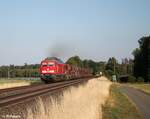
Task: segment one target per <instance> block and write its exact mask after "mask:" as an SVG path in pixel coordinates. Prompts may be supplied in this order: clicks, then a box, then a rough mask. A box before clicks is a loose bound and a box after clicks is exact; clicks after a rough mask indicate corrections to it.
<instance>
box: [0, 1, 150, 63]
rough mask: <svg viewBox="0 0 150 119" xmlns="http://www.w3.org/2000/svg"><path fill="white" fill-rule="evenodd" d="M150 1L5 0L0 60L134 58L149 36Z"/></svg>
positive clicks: (2, 3) (0, 12)
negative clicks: (135, 52)
mask: <svg viewBox="0 0 150 119" xmlns="http://www.w3.org/2000/svg"><path fill="white" fill-rule="evenodd" d="M149 5H150V0H1V1H0V65H10V64H15V65H23V64H24V63H28V64H34V63H40V61H41V60H42V59H44V58H45V57H48V56H57V57H59V58H61V59H62V60H64V61H65V60H67V59H68V58H69V57H71V56H74V55H79V56H80V57H81V58H82V59H93V60H95V61H107V60H108V58H109V57H116V58H117V59H118V60H120V61H121V59H122V58H125V57H127V58H132V51H133V50H134V49H135V48H136V47H138V40H139V39H140V38H141V37H143V36H147V35H150V13H149V11H150V7H149Z"/></svg>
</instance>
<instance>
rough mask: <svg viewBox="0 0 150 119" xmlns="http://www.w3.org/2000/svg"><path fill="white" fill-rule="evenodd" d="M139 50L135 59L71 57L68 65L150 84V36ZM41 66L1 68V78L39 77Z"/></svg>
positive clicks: (134, 53)
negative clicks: (96, 59)
mask: <svg viewBox="0 0 150 119" xmlns="http://www.w3.org/2000/svg"><path fill="white" fill-rule="evenodd" d="M138 43H139V48H136V49H135V50H134V51H133V53H132V54H133V56H134V59H128V58H124V59H122V61H121V62H118V61H117V59H116V58H115V57H110V58H109V59H108V61H93V60H91V59H83V60H82V59H81V58H80V57H79V56H73V57H70V58H69V59H68V60H67V61H66V63H67V64H71V65H76V66H79V67H85V68H90V69H92V73H93V74H94V75H95V74H98V73H99V72H103V74H104V75H105V76H108V77H109V78H111V77H112V75H116V76H117V77H118V79H119V77H120V76H128V77H129V80H130V81H145V82H150V36H148V37H142V38H141V39H140V40H139V41H138ZM39 66H40V64H26V63H25V64H24V65H23V66H15V65H10V66H0V77H39V76H40V74H39Z"/></svg>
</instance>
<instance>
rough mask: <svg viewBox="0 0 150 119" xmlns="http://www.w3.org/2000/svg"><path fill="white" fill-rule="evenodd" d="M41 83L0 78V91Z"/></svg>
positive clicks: (33, 80)
mask: <svg viewBox="0 0 150 119" xmlns="http://www.w3.org/2000/svg"><path fill="white" fill-rule="evenodd" d="M36 83H41V81H40V80H39V79H37V80H35V79H19V78H10V79H7V78H0V89H4V88H11V87H18V86H26V85H32V84H36Z"/></svg>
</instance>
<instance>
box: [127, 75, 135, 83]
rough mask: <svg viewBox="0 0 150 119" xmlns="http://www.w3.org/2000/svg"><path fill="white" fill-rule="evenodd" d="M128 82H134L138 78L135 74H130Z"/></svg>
mask: <svg viewBox="0 0 150 119" xmlns="http://www.w3.org/2000/svg"><path fill="white" fill-rule="evenodd" d="M128 82H130V83H134V82H136V78H135V77H134V76H131V75H130V76H129V77H128Z"/></svg>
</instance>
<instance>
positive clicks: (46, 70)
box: [40, 57, 92, 83]
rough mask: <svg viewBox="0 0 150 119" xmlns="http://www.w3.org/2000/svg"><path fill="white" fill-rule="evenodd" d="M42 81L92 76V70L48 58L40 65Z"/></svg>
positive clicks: (54, 58)
mask: <svg viewBox="0 0 150 119" xmlns="http://www.w3.org/2000/svg"><path fill="white" fill-rule="evenodd" d="M40 74H41V80H42V81H44V82H45V83H49V82H56V81H62V80H70V79H76V78H82V77H88V76H91V75H92V73H91V70H90V69H88V68H81V67H77V66H73V65H69V64H65V63H63V62H62V61H61V60H60V59H58V58H56V57H49V58H46V59H45V60H43V61H42V62H41V65H40Z"/></svg>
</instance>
